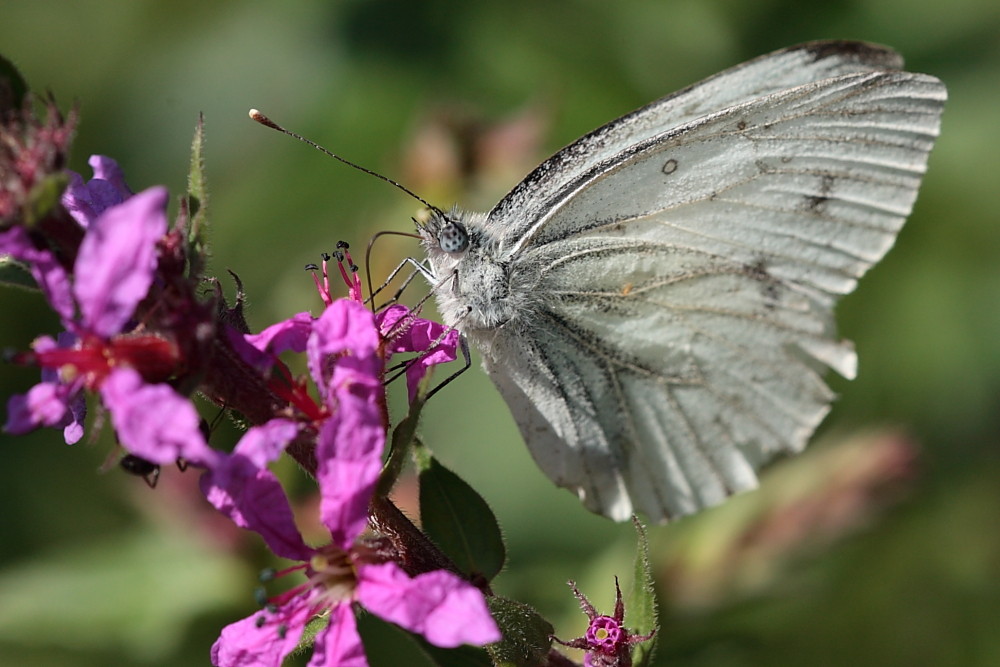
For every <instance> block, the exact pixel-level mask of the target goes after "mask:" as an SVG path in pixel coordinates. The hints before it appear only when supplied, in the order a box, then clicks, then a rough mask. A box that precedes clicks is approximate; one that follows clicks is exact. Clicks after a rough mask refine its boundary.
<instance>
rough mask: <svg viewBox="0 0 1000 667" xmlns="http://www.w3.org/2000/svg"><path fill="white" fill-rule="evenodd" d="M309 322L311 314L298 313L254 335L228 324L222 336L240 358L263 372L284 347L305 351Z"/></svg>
mask: <svg viewBox="0 0 1000 667" xmlns="http://www.w3.org/2000/svg"><path fill="white" fill-rule="evenodd" d="M312 323H313V318H312V315H310V314H309V313H298V314H296V315H293V316H292V317H291V318H289V319H287V320H284V321H283V322H278V323H277V324H272V325H271V326H269V327H268V328H266V329H264V330H263V331H261V332H260V333H258V334H244V333H241V332H239V331H237V330H236V329H233V328H232V327H228V328H227V331H226V336H227V337H228V338H229V341H230V343H231V344H232V346H233V349H234V350H235V351H236V352H237V354H239V355H240V357H241V358H242V359H243V361H245V362H246V363H248V364H249V365H251V366H253V367H254V368H256V369H257V370H258V371H259V372H260V373H261V374H262V375H267V374H268V373H270V371H271V367H272V366H274V363H275V361H276V360H277V358H278V355H279V354H281V353H282V352H284V351H285V350H292V351H294V352H304V351H305V349H306V342H307V341H308V339H309V334H310V333H311V332H312Z"/></svg>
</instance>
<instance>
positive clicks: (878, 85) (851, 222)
mask: <svg viewBox="0 0 1000 667" xmlns="http://www.w3.org/2000/svg"><path fill="white" fill-rule="evenodd" d="M902 64H903V63H902V59H901V58H900V57H899V56H898V55H897V54H896V53H894V52H893V51H891V50H889V49H887V48H884V47H880V46H875V45H870V44H864V43H857V42H816V43H810V44H804V45H801V46H796V47H791V48H788V49H784V50H781V51H776V52H774V53H771V54H769V55H766V56H762V57H760V58H757V59H755V60H751V61H750V62H747V63H744V64H742V65H739V66H737V67H734V68H732V69H730V70H727V71H725V72H722V73H721V74H717V75H716V76H714V77H711V78H709V79H706V80H705V81H702V82H701V83H698V84H695V85H694V86H692V87H690V88H687V89H684V90H682V91H680V92H678V93H675V94H673V95H670V96H667V97H664V98H662V99H660V100H657V101H656V102H653V103H652V104H650V105H648V106H645V107H643V108H641V109H639V110H637V111H634V112H632V113H630V114H628V115H626V116H623V117H622V118H619V119H618V120H615V121H612V122H611V123H609V124H607V125H605V126H604V127H601V128H599V129H597V130H595V131H593V132H591V133H590V134H588V135H586V136H584V137H583V138H582V139H580V140H578V141H577V142H575V143H573V144H570V145H569V146H567V147H566V148H564V149H562V150H561V151H559V152H558V153H556V154H555V155H553V156H552V157H551V158H549V159H548V160H546V161H545V162H543V163H542V164H541V165H540V166H539V167H538V168H536V169H535V170H534V171H533V172H532V173H531V174H529V175H528V177H527V178H525V179H524V180H523V181H522V182H521V183H520V184H519V185H517V187H515V188H514V189H513V190H512V191H511V192H510V193H509V194H508V195H507V196H506V197H504V198H503V200H501V201H500V203H499V204H497V205H496V207H495V208H494V209H493V210H492V211H490V212H489V213H486V214H482V213H465V212H461V211H459V210H457V209H454V210H452V211H451V212H449V213H447V214H442V213H441V212H440V211H436V212H433V213H432V217H431V218H430V220H429V221H428V222H427V223H425V224H424V225H423V226H422V227H421V234H422V236H423V239H424V246H425V249H426V253H427V258H428V259H429V260H430V265H431V267H432V270H433V272H434V274H435V276H436V277H437V279H438V280H439V281H440V282H441V285H440V287H439V289H437V290H436V297H437V300H438V304H439V307H440V310H441V313H442V316H443V318H444V320H445V321H446V322H447V323H448V324H450V325H453V326H455V327H457V328H459V329H460V330H461V331H463V332H464V333H465V335H466V336H468V338H469V340H471V341H472V342H473V343H474V344H475V345H476V347H478V348H479V350H480V352H481V353H482V356H483V361H484V365H485V367H486V370H487V372H488V373H489V375H490V377H491V378H493V381H494V382H495V383H496V385H497V387H499V389H500V392H501V393H502V394H503V396H504V398H505V399H506V401H507V404H508V405H509V406H510V409H511V412H512V413H513V415H514V417H515V419H516V420H517V422H518V425H519V426H520V429H521V433H522V434H523V436H524V439H525V440H526V441H527V444H528V447H529V448H530V449H531V452H532V454H533V456H534V458H535V460H536V461H537V463H538V465H539V466H540V467H541V468H542V470H543V471H544V472H545V474H546V475H548V476H549V477H550V478H551V479H552V480H553V481H554V482H555V483H556V484H559V485H560V486H564V487H566V488H568V489H571V490H573V491H575V492H576V493H577V494H578V495H579V496H580V499H581V500H582V501H583V502H584V504H585V505H586V506H587V507H588V508H589V509H591V510H593V511H595V512H599V513H601V514H604V515H606V516H608V517H611V518H613V519H616V520H623V519H626V518H628V517H629V516H630V515H631V514H632V513H633V512H634V511H641V512H644V513H645V514H646V515H647V516H648V517H649V518H650V519H651V520H653V521H665V520H667V519H669V518H671V517H676V516H679V515H684V514H689V513H692V512H696V511H698V510H699V509H702V508H704V507H708V506H711V505H715V504H717V503H719V502H721V501H722V500H724V499H725V498H726V497H727V496H728V495H730V494H732V493H735V492H739V491H743V490H746V489H750V488H753V487H755V486H756V485H757V474H756V472H755V471H756V470H757V469H758V468H760V466H761V465H763V464H764V463H765V462H766V461H768V460H769V459H770V458H772V457H773V456H774V455H775V454H777V453H779V452H797V451H800V450H801V449H802V448H803V447H804V446H805V443H806V441H807V439H808V438H809V436H810V435H811V434H812V432H813V430H814V429H815V428H816V426H817V425H818V424H819V422H820V421H821V420H822V418H823V417H824V415H826V413H827V411H828V410H829V403H830V401H831V398H832V393H831V391H830V389H829V388H828V387H827V386H826V384H825V383H824V382H823V379H822V371H823V370H824V368H825V367H830V368H833V369H834V370H836V371H837V372H838V373H840V374H841V375H843V376H845V377H847V378H853V377H854V375H855V371H856V365H857V363H856V357H855V354H854V350H853V348H852V346H851V344H850V343H849V342H847V341H843V340H838V339H837V338H836V337H835V332H834V321H833V306H834V302H835V301H836V299H837V297H839V296H840V295H842V294H847V293H849V292H850V291H851V290H853V289H854V287H855V284H856V282H857V279H858V278H859V277H860V276H861V275H862V274H864V273H865V271H867V270H868V269H869V268H870V267H871V266H872V265H873V264H874V263H875V262H877V261H878V260H879V259H881V258H882V256H883V255H884V254H885V253H886V251H888V250H889V248H890V247H891V246H892V244H893V242H894V240H895V238H896V234H897V233H898V232H899V230H900V227H902V225H903V222H904V220H905V218H906V216H907V215H908V214H909V213H910V210H911V208H912V206H913V202H914V200H915V198H916V195H917V188H918V187H919V186H920V179H921V176H922V175H923V173H924V170H925V167H926V163H927V155H928V153H929V151H930V150H931V147H932V146H933V145H934V139H935V137H936V136H937V134H938V127H939V123H940V116H941V111H942V107H943V104H944V101H945V97H946V93H945V88H944V85H943V84H942V83H941V82H940V81H938V80H937V79H935V78H934V77H931V76H927V75H924V74H913V73H909V72H903V71H900V68H901V67H902Z"/></svg>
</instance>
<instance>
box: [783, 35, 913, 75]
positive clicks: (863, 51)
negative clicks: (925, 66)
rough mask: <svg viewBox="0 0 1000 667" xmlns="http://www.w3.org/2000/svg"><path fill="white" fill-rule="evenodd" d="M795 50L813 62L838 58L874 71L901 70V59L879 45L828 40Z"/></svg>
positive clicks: (804, 45)
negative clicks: (809, 57)
mask: <svg viewBox="0 0 1000 667" xmlns="http://www.w3.org/2000/svg"><path fill="white" fill-rule="evenodd" d="M793 48H796V49H801V50H803V51H805V52H807V53H809V54H810V55H811V56H812V57H813V60H814V61H820V60H823V59H825V58H839V59H840V60H846V61H851V62H855V63H858V64H861V65H866V66H867V67H872V68H876V69H887V70H894V69H903V57H902V56H901V55H899V54H898V53H896V52H895V51H893V50H892V49H890V48H889V47H887V46H882V45H881V44H872V43H870V42H855V41H850V40H828V41H822V42H807V43H805V44H801V45H799V46H797V47H793Z"/></svg>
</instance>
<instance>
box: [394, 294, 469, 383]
mask: <svg viewBox="0 0 1000 667" xmlns="http://www.w3.org/2000/svg"><path fill="white" fill-rule="evenodd" d="M407 317H410V311H409V309H408V308H406V307H405V306H400V305H395V306H390V307H389V308H386V309H385V310H383V311H381V312H380V313H378V314H377V315H376V316H375V321H376V323H377V324H378V327H379V332H380V333H381V335H382V336H383V337H384V338H387V342H386V350H387V351H388V352H390V353H395V352H417V353H420V352H423V353H425V354H423V355H421V356H420V357H419V358H417V359H415V360H414V361H412V362H411V363H410V365H409V366H408V367H407V369H406V388H407V391H408V395H409V398H410V400H411V401H412V400H413V399H414V398H415V397H416V395H417V388H418V386H419V384H420V381H421V380H423V379H424V376H425V375H426V374H427V371H428V370H429V369H430V367H431V366H434V365H436V364H443V363H446V362H449V361H454V360H455V358H456V356H457V354H456V350H457V346H458V331H457V330H455V329H452V330H450V331H449V330H448V328H447V327H445V326H444V325H443V324H439V323H437V322H432V321H431V320H425V319H423V318H420V317H411V319H410V321H409V322H405V321H404V320H405V319H406V318H407ZM401 322H402V325H400V323H401ZM398 325H399V326H398ZM397 326H398V328H399V330H396V331H394V330H395V329H397ZM445 332H447V333H445ZM439 338H440V340H438V339H439Z"/></svg>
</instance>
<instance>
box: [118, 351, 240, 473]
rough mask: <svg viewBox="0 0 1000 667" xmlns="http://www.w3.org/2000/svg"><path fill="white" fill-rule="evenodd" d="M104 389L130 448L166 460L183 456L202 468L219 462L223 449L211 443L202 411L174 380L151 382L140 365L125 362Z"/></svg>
mask: <svg viewBox="0 0 1000 667" xmlns="http://www.w3.org/2000/svg"><path fill="white" fill-rule="evenodd" d="M100 392H101V398H102V399H103V400H104V405H105V406H107V408H108V411H109V412H110V413H111V423H112V424H113V425H114V427H115V432H116V433H117V434H118V438H119V439H120V440H121V443H122V445H123V446H124V447H125V449H127V450H128V451H129V453H131V454H135V455H136V456H138V457H140V458H143V459H146V460H147V461H150V462H151V463H158V464H160V465H164V464H171V463H173V462H174V461H176V460H177V459H184V460H185V461H188V462H189V463H193V464H195V465H198V466H202V467H211V466H213V465H214V464H215V463H217V462H218V460H219V457H220V456H221V454H220V453H219V452H216V451H215V450H213V449H211V448H210V447H209V446H208V443H206V442H205V436H203V435H202V433H201V428H200V427H199V424H200V422H201V418H200V417H199V416H198V412H197V411H196V410H195V409H194V406H193V405H191V402H190V401H189V400H188V399H186V398H183V397H182V396H180V395H179V394H178V393H177V392H176V391H174V390H173V388H172V387H170V386H169V385H166V384H146V383H145V382H144V381H143V379H142V377H140V375H139V373H137V372H136V371H135V370H134V369H132V368H127V367H120V368H116V369H115V370H113V371H112V372H111V374H110V375H108V377H107V378H106V379H105V380H104V382H103V383H102V384H101V389H100Z"/></svg>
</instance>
